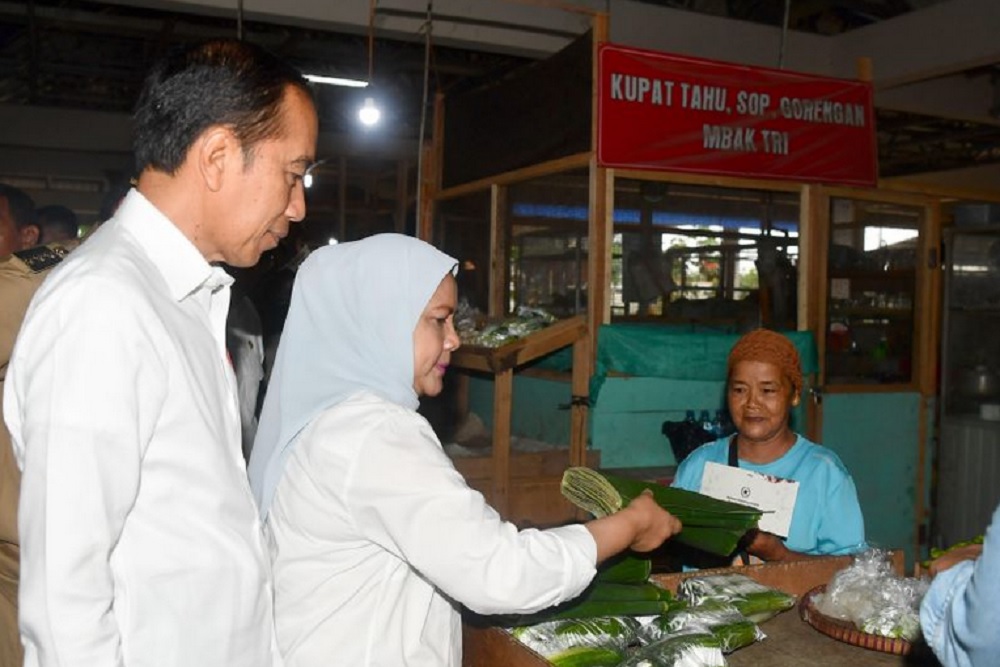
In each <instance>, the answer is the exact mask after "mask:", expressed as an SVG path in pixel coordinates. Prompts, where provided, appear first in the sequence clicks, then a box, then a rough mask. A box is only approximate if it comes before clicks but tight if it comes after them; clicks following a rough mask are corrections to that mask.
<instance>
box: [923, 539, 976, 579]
mask: <svg viewBox="0 0 1000 667" xmlns="http://www.w3.org/2000/svg"><path fill="white" fill-rule="evenodd" d="M981 553H983V545H982V544H969V545H966V546H964V547H958V548H957V549H952V550H951V551H949V552H947V553H945V554H944V555H943V556H941V557H940V558H938V559H936V560H934V561H932V562H931V564H930V565H929V566H928V567H927V571H928V572H930V573H931V576H932V577H933V576H935V575H938V574H940V573H942V572H944V571H945V570H947V569H949V568H951V567H954V566H955V565H958V564H959V563H961V562H962V561H965V560H975V559H977V558H979V555H980V554H981Z"/></svg>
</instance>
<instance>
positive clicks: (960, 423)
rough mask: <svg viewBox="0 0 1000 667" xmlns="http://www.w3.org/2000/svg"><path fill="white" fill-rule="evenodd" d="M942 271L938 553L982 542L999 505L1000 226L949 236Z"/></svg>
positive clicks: (951, 231) (961, 229)
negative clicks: (972, 541)
mask: <svg viewBox="0 0 1000 667" xmlns="http://www.w3.org/2000/svg"><path fill="white" fill-rule="evenodd" d="M956 219H957V217H956ZM944 266H945V284H944V288H945V289H944V313H943V316H942V337H941V395H940V400H939V411H940V417H941V418H940V436H939V438H940V439H939V446H938V451H937V493H936V495H937V507H936V512H935V517H936V520H935V522H934V524H935V525H934V528H933V537H932V539H933V544H935V545H936V546H947V545H949V544H954V543H955V542H958V541H961V540H967V539H970V538H972V537H974V536H976V535H981V534H982V532H983V529H984V528H985V527H986V525H987V524H988V523H989V520H990V517H991V516H992V514H993V510H994V509H995V508H996V506H997V503H998V502H1000V486H998V485H997V483H996V480H997V477H998V476H1000V339H998V338H997V336H996V332H997V331H1000V225H996V224H994V225H982V226H974V227H953V228H951V229H949V230H947V231H945V234H944Z"/></svg>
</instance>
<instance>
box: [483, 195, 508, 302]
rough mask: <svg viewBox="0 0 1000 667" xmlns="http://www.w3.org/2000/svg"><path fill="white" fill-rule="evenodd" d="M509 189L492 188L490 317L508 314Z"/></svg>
mask: <svg viewBox="0 0 1000 667" xmlns="http://www.w3.org/2000/svg"><path fill="white" fill-rule="evenodd" d="M507 236H508V235H507V187H506V186H503V185H496V184H493V185H491V186H490V267H489V271H490V273H489V288H488V289H489V304H488V306H487V309H488V313H487V314H488V315H489V316H490V317H504V316H505V315H506V314H507V301H506V297H507V271H508V267H507Z"/></svg>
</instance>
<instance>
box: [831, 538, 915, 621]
mask: <svg viewBox="0 0 1000 667" xmlns="http://www.w3.org/2000/svg"><path fill="white" fill-rule="evenodd" d="M928 585H929V583H928V582H927V581H926V580H923V579H915V578H913V577H900V576H899V575H897V574H896V573H895V571H894V570H893V569H892V564H891V562H890V560H889V553H888V552H886V551H883V550H881V549H869V550H867V551H864V552H862V553H860V554H858V555H857V556H855V558H854V562H853V563H852V564H851V565H849V566H848V567H846V568H844V569H843V570H841V571H840V572H838V573H837V574H835V575H834V576H833V579H831V580H830V583H829V584H827V586H826V591H825V592H824V593H823V594H822V595H818V596H816V597H815V598H814V604H815V606H816V610H817V611H819V612H820V613H821V614H825V615H826V616H830V617H832V618H838V619H841V620H845V621H850V622H851V623H853V624H854V626H855V627H857V628H858V629H859V630H862V631H864V632H868V633H870V634H877V635H881V636H884V637H893V638H900V639H906V640H908V641H913V640H914V639H916V638H917V637H919V636H920V601H921V599H923V596H924V593H926V592H927V587H928Z"/></svg>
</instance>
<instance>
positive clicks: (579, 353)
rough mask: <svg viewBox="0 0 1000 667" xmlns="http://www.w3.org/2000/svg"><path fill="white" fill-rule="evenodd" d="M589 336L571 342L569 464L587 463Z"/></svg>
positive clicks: (580, 464) (579, 464)
mask: <svg viewBox="0 0 1000 667" xmlns="http://www.w3.org/2000/svg"><path fill="white" fill-rule="evenodd" d="M589 362H590V337H589V336H586V335H584V336H583V337H581V338H580V339H579V340H577V341H575V342H574V343H573V379H572V383H571V387H572V396H571V400H570V431H569V464H570V465H571V466H582V465H586V463H587V415H588V411H589V405H588V402H589V400H590V374H589V373H588V372H587V370H586V369H587V368H588V366H589Z"/></svg>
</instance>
